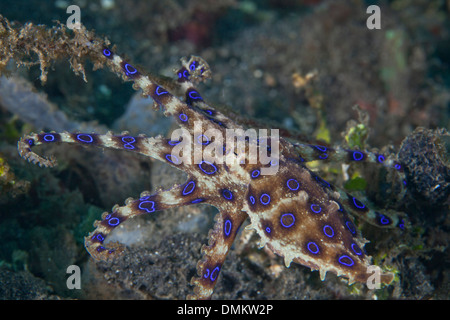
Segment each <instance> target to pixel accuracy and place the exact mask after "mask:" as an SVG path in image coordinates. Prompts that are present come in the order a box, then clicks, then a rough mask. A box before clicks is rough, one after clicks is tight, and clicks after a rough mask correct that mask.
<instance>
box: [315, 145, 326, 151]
mask: <svg viewBox="0 0 450 320" xmlns="http://www.w3.org/2000/svg"><path fill="white" fill-rule="evenodd" d="M313 147H314V148H316V149H317V150H319V151H322V152H325V151H327V150H328V149H327V147H325V146H319V145H315V146H313Z"/></svg>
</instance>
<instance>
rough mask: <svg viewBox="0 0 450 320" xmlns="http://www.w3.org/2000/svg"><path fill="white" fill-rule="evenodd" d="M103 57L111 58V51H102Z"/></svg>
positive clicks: (106, 49)
mask: <svg viewBox="0 0 450 320" xmlns="http://www.w3.org/2000/svg"><path fill="white" fill-rule="evenodd" d="M103 55H104V56H105V57H108V58H109V57H111V55H112V52H111V50H109V49H108V48H105V49H103Z"/></svg>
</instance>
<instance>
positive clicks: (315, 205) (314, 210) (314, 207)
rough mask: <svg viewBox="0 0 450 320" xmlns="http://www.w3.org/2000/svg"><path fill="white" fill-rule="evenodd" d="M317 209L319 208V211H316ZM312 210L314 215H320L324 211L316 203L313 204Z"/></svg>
mask: <svg viewBox="0 0 450 320" xmlns="http://www.w3.org/2000/svg"><path fill="white" fill-rule="evenodd" d="M316 207H319V209H316ZM310 208H311V210H312V212H314V213H320V212H321V211H322V207H321V206H320V205H318V204H315V203H313V204H312V205H311V206H310Z"/></svg>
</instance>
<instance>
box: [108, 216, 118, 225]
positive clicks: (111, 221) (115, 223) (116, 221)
mask: <svg viewBox="0 0 450 320" xmlns="http://www.w3.org/2000/svg"><path fill="white" fill-rule="evenodd" d="M119 223H120V220H119V218H116V217H114V218H111V219H109V220H108V224H109V225H110V226H111V227H115V226H117V225H118V224H119Z"/></svg>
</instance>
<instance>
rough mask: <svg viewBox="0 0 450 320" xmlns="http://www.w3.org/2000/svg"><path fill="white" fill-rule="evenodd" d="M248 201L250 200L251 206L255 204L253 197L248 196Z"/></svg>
mask: <svg viewBox="0 0 450 320" xmlns="http://www.w3.org/2000/svg"><path fill="white" fill-rule="evenodd" d="M249 200H250V202H251V203H252V204H255V202H256V201H255V197H254V196H250V197H249Z"/></svg>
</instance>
